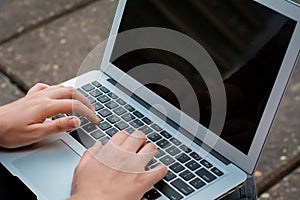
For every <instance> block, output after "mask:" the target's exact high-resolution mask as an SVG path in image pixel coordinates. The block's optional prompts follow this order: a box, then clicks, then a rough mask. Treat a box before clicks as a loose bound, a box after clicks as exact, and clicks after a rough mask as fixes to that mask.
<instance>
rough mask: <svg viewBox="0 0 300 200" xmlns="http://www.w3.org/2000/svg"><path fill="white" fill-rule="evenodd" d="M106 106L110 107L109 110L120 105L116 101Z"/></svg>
mask: <svg viewBox="0 0 300 200" xmlns="http://www.w3.org/2000/svg"><path fill="white" fill-rule="evenodd" d="M105 106H106V107H108V108H109V109H114V108H116V107H118V106H119V105H118V104H117V103H116V102H114V101H109V102H107V103H106V104H105Z"/></svg>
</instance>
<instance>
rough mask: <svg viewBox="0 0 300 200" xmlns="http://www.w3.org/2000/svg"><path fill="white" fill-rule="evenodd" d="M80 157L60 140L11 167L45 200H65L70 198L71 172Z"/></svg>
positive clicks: (15, 162)
mask: <svg viewBox="0 0 300 200" xmlns="http://www.w3.org/2000/svg"><path fill="white" fill-rule="evenodd" d="M79 160H80V157H79V156H78V155H77V154H76V153H75V152H74V151H73V150H72V149H71V148H70V147H69V146H67V145H66V144H65V143H64V142H63V141H62V140H57V141H55V142H52V143H50V144H49V145H47V146H45V148H44V147H42V148H41V149H39V150H38V151H36V152H34V153H32V154H30V155H28V156H26V157H23V158H21V159H17V160H15V161H13V165H14V166H15V167H16V168H17V169H18V170H19V171H20V172H21V173H22V174H23V175H24V176H25V177H26V178H27V179H28V180H29V181H30V182H31V183H32V184H33V185H34V186H35V187H36V188H37V189H38V190H39V191H40V192H41V193H42V194H43V196H45V197H46V198H47V199H66V198H68V197H69V196H70V192H71V184H72V179H73V172H74V169H75V167H76V166H77V164H78V163H79Z"/></svg>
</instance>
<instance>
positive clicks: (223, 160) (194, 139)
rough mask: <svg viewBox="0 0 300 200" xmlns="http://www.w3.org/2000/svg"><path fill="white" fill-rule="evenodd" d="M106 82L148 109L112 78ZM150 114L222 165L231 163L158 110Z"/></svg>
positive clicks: (148, 107)
mask: <svg viewBox="0 0 300 200" xmlns="http://www.w3.org/2000/svg"><path fill="white" fill-rule="evenodd" d="M107 81H108V82H109V83H111V84H112V85H114V86H116V87H117V88H118V89H120V90H121V91H123V92H124V93H125V94H127V95H129V96H130V97H131V98H132V99H134V100H135V101H137V102H138V103H139V104H141V105H142V106H143V107H145V108H146V109H148V110H149V109H150V108H151V105H150V104H148V103H147V102H145V101H144V100H143V99H141V98H140V97H138V96H137V95H135V94H134V93H131V92H130V91H129V90H128V89H126V88H125V87H123V86H122V85H120V84H117V81H115V80H114V79H112V78H109V79H107ZM151 112H153V113H154V114H155V115H157V116H158V117H159V118H161V119H164V120H166V122H167V124H169V125H170V126H172V127H173V128H174V129H175V130H177V131H179V132H180V133H182V134H183V135H184V136H186V137H187V138H189V139H191V140H193V142H194V143H195V144H197V145H199V146H201V147H202V148H203V149H204V150H206V151H207V152H210V153H211V155H213V156H214V157H216V158H217V159H218V160H220V161H221V162H222V163H224V164H225V165H229V164H230V163H231V162H230V161H229V160H228V159H226V158H225V157H224V156H222V155H221V154H219V153H218V152H216V151H215V150H213V149H211V148H210V147H209V146H208V145H206V144H204V143H203V142H202V141H201V140H199V139H198V138H195V137H194V136H192V134H190V133H189V132H188V131H187V130H185V129H183V128H182V127H180V126H179V125H178V124H177V123H176V122H174V121H173V120H171V119H170V118H168V117H166V116H164V115H163V114H162V113H161V112H159V111H158V110H156V109H154V108H151Z"/></svg>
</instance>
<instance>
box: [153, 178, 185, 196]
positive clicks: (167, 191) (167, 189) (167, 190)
mask: <svg viewBox="0 0 300 200" xmlns="http://www.w3.org/2000/svg"><path fill="white" fill-rule="evenodd" d="M154 187H155V188H156V189H157V190H159V191H160V192H162V193H163V194H164V195H166V196H167V197H168V198H169V199H171V200H179V199H182V198H183V196H181V195H180V194H179V193H178V192H177V191H176V190H174V189H173V188H172V187H171V186H169V185H168V184H166V183H165V182H164V181H159V182H158V183H156V184H155V185H154Z"/></svg>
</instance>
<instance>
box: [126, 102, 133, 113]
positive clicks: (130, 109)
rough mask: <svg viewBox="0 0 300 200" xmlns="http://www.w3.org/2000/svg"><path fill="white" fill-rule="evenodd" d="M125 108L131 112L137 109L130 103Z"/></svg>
mask: <svg viewBox="0 0 300 200" xmlns="http://www.w3.org/2000/svg"><path fill="white" fill-rule="evenodd" d="M124 108H126V109H127V110H128V111H129V112H132V111H134V110H135V109H134V108H133V107H132V106H131V105H129V104H127V105H125V106H124Z"/></svg>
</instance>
